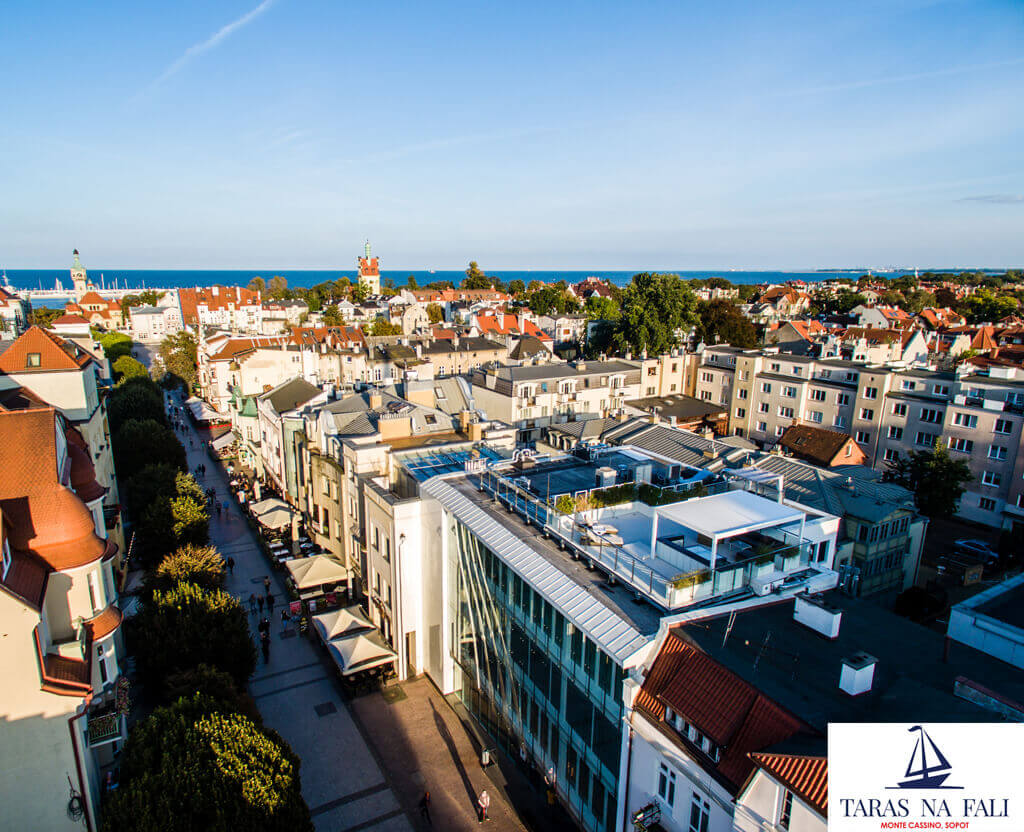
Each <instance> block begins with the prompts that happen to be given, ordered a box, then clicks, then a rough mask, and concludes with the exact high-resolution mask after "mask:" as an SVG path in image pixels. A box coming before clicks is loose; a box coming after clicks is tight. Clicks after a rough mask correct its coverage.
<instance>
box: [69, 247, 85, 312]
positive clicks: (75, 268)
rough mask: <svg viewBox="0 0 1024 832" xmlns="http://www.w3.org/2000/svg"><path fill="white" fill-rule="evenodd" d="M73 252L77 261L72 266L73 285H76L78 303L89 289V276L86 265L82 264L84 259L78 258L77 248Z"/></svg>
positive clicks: (76, 300) (76, 301)
mask: <svg viewBox="0 0 1024 832" xmlns="http://www.w3.org/2000/svg"><path fill="white" fill-rule="evenodd" d="M73 254H74V256H75V262H74V263H73V264H72V266H71V285H72V286H73V287H74V292H75V303H78V302H79V301H80V300H81V299H82V296H83V295H84V294H85V293H86V292H87V291H88V288H89V276H88V274H86V271H85V266H83V265H82V261H81V260H79V259H78V249H77V248H76V249H75V250H74V252H73Z"/></svg>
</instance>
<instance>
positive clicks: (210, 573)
mask: <svg viewBox="0 0 1024 832" xmlns="http://www.w3.org/2000/svg"><path fill="white" fill-rule="evenodd" d="M183 582H184V583H191V584H195V585H196V586H199V587H202V588H203V589H221V588H222V587H223V586H224V558H222V557H221V555H220V552H218V551H217V550H216V549H215V548H213V546H193V545H192V544H186V545H185V546H182V547H181V548H180V549H177V550H175V551H174V552H172V553H171V554H169V555H167V556H166V557H165V558H164V559H163V560H162V561H160V563H159V565H158V566H157V568H156V570H155V571H154V572H153V582H152V584H153V589H156V590H168V589H171V588H172V587H173V586H174V585H175V584H178V583H183Z"/></svg>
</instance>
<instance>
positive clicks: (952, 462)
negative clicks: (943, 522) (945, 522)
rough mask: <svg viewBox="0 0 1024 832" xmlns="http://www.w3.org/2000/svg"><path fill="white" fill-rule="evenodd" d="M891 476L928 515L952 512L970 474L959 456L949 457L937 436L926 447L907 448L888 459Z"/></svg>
mask: <svg viewBox="0 0 1024 832" xmlns="http://www.w3.org/2000/svg"><path fill="white" fill-rule="evenodd" d="M889 471H890V475H891V476H892V478H893V480H895V481H896V482H897V483H899V484H900V485H902V486H904V487H905V488H909V489H910V490H911V491H913V492H914V496H915V497H916V499H917V507H918V509H919V510H920V511H921V513H922V514H926V515H928V516H929V517H950V516H952V515H953V514H955V513H956V510H957V507H958V506H959V504H960V497H961V495H962V494H963V493H964V491H965V490H966V489H965V484H966V483H968V482H970V481H971V480H972V479H974V477H973V476H972V475H971V470H970V468H968V467H967V463H966V462H965V461H964V460H962V459H953V457H952V456H951V455H950V453H949V449H948V448H946V446H945V445H943V444H942V442H941V440H940V441H937V442H936V443H935V448H934V449H933V450H930V451H911V452H910V454H909V455H908V456H905V457H903V456H901V457H899V458H898V459H897V460H896V461H895V462H890V463H889Z"/></svg>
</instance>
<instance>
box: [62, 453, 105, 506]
mask: <svg viewBox="0 0 1024 832" xmlns="http://www.w3.org/2000/svg"><path fill="white" fill-rule="evenodd" d="M68 458H69V459H70V460H71V487H72V488H73V489H74V491H75V493H76V494H77V495H78V496H79V497H81V498H82V500H84V501H85V502H87V503H91V502H92V501H93V500H96V499H99V498H100V497H102V496H103V495H104V494H106V493H107V489H106V488H104V487H103V486H102V485H100V484H99V483H98V482H97V481H96V466H95V465H93V464H92V459H91V458H90V457H89V451H88V450H86V449H85V448H82V447H81V446H79V445H77V444H75V443H72V442H71V441H70V437H69V441H68Z"/></svg>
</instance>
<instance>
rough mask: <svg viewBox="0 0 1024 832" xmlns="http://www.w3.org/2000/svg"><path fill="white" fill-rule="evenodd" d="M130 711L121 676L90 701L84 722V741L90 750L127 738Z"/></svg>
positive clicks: (125, 681)
mask: <svg viewBox="0 0 1024 832" xmlns="http://www.w3.org/2000/svg"><path fill="white" fill-rule="evenodd" d="M130 710H131V699H130V697H129V696H128V680H127V679H126V678H125V677H124V676H121V677H119V678H118V680H117V684H115V685H113V686H109V687H108V688H107V689H106V690H105V691H104V692H103V693H102V694H100V696H99V697H97V698H96V699H93V700H92V703H91V707H90V708H89V714H88V717H87V722H86V740H87V742H88V744H89V747H90V748H98V747H99V746H101V745H107V744H109V743H112V742H121V741H123V740H125V739H127V737H128V725H127V715H128V712H129V711H130Z"/></svg>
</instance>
